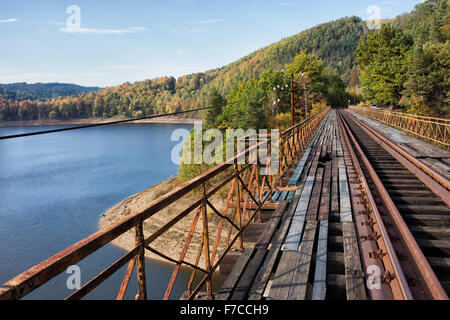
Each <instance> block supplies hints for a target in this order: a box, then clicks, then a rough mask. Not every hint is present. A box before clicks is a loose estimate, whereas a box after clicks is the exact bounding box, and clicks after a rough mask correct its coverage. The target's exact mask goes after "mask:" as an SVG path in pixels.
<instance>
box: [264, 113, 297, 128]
mask: <svg viewBox="0 0 450 320" xmlns="http://www.w3.org/2000/svg"><path fill="white" fill-rule="evenodd" d="M291 122H292V119H291V114H290V113H279V114H277V115H276V116H275V118H270V119H269V127H270V128H271V129H279V130H280V131H284V130H286V129H288V128H290V127H291V124H292V123H291Z"/></svg>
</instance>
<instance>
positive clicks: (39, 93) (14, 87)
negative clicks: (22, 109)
mask: <svg viewBox="0 0 450 320" xmlns="http://www.w3.org/2000/svg"><path fill="white" fill-rule="evenodd" d="M2 89H3V90H2ZM99 89H100V88H98V87H83V86H79V85H76V84H68V83H33V84H28V83H25V82H19V83H11V84H0V94H1V95H3V96H4V97H7V98H9V99H13V100H16V101H24V100H41V101H47V100H51V99H54V98H58V97H68V96H74V95H79V94H81V93H88V92H93V91H98V90H99Z"/></svg>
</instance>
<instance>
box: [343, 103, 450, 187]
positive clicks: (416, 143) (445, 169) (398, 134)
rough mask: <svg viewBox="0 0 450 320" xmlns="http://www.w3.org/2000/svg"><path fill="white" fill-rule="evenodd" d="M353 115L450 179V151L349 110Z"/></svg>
mask: <svg viewBox="0 0 450 320" xmlns="http://www.w3.org/2000/svg"><path fill="white" fill-rule="evenodd" d="M349 112H350V113H351V114H352V115H354V116H355V117H357V118H358V119H360V120H361V121H363V122H364V123H366V124H368V125H369V126H370V127H371V128H372V129H374V130H375V131H377V132H378V133H380V134H381V135H383V136H384V137H386V138H388V139H390V140H392V141H394V142H395V143H396V145H397V146H398V147H400V148H401V149H403V150H405V151H406V152H408V153H409V154H411V155H412V156H414V157H415V158H417V159H420V160H421V161H422V162H424V163H425V164H427V165H428V166H430V167H431V168H432V169H434V170H435V171H436V172H438V173H440V174H441V175H442V176H444V177H445V178H446V179H447V180H450V152H449V151H446V150H443V149H441V148H439V147H436V146H434V145H432V144H429V143H427V142H424V141H422V140H419V139H417V138H414V137H412V136H410V135H408V134H406V133H404V132H402V131H399V130H397V129H394V128H392V127H389V126H387V125H385V124H383V123H381V122H379V121H376V120H372V119H369V118H367V117H365V116H363V115H360V114H358V113H356V112H352V111H349Z"/></svg>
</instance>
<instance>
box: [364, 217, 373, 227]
mask: <svg viewBox="0 0 450 320" xmlns="http://www.w3.org/2000/svg"><path fill="white" fill-rule="evenodd" d="M374 224H375V221H373V220H372V219H370V220H369V221H364V222H361V225H363V226H370V227H371V226H373V225H374Z"/></svg>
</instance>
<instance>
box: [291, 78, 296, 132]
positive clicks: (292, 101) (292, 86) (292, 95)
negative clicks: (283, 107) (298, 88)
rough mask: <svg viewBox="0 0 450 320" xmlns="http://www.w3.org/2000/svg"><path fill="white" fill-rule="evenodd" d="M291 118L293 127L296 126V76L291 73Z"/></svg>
mask: <svg viewBox="0 0 450 320" xmlns="http://www.w3.org/2000/svg"><path fill="white" fill-rule="evenodd" d="M291 118H292V126H294V125H295V119H294V74H293V73H291Z"/></svg>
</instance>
